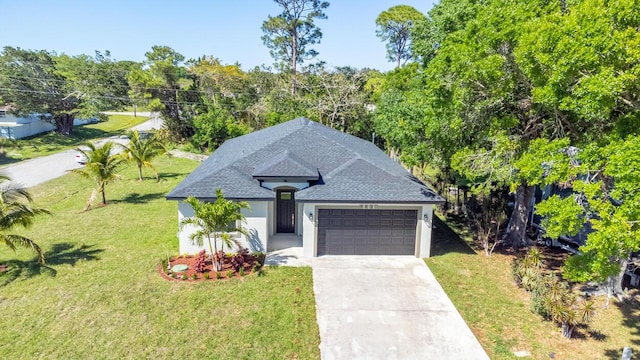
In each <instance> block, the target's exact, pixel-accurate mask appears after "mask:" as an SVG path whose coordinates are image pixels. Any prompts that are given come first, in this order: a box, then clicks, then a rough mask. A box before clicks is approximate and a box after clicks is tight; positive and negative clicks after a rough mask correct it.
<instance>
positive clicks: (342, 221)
mask: <svg viewBox="0 0 640 360" xmlns="http://www.w3.org/2000/svg"><path fill="white" fill-rule="evenodd" d="M417 219H418V211H417V210H402V209H319V210H318V253H317V254H318V256H320V255H415V253H416V226H417Z"/></svg>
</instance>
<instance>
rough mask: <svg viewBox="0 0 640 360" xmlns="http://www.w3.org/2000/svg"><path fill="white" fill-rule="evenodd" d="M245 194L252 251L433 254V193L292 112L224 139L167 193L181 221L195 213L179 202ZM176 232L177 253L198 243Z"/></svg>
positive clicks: (362, 144) (347, 138)
mask: <svg viewBox="0 0 640 360" xmlns="http://www.w3.org/2000/svg"><path fill="white" fill-rule="evenodd" d="M217 188H221V189H222V190H223V192H224V196H225V197H226V198H228V199H233V200H241V201H246V202H248V203H249V204H250V205H251V209H250V210H245V211H244V215H245V216H246V219H247V223H246V224H245V227H246V228H247V229H248V230H249V235H248V236H244V235H243V236H240V235H238V238H239V240H240V241H241V242H242V246H246V247H248V248H249V249H251V250H254V251H255V250H259V251H266V250H267V249H269V250H271V249H273V246H272V244H271V242H272V241H276V240H278V239H279V238H280V239H281V238H283V237H285V238H286V237H287V236H288V238H289V239H291V238H293V239H298V242H299V245H298V246H300V245H302V247H303V255H304V256H305V257H314V256H320V255H414V256H417V257H428V256H429V255H430V253H431V226H432V223H431V221H432V216H433V206H434V204H438V203H441V202H444V200H443V199H442V198H441V197H439V196H438V195H437V194H436V193H435V192H434V191H433V190H431V189H430V188H428V187H427V186H425V185H424V184H423V183H421V182H420V181H419V180H418V179H416V178H415V177H414V176H412V175H411V174H410V173H409V172H407V171H406V170H405V169H404V168H403V167H402V166H400V164H398V163H396V162H395V161H393V160H391V159H390V158H389V157H388V156H387V155H386V154H385V153H384V152H382V151H381V150H380V149H378V148H377V147H376V146H375V145H373V144H372V143H370V142H367V141H365V140H362V139H359V138H357V137H354V136H351V135H348V134H345V133H342V132H339V131H336V130H333V129H331V128H328V127H326V126H323V125H321V124H318V123H316V122H313V121H311V120H308V119H304V118H299V119H295V120H291V121H288V122H286V123H283V124H279V125H276V126H272V127H270V128H266V129H263V130H260V131H256V132H253V133H251V134H247V135H244V136H241V137H238V138H234V139H231V140H228V141H226V142H225V143H224V144H222V146H220V147H219V148H218V149H217V150H216V151H215V152H214V153H213V154H211V156H209V158H208V159H207V160H205V161H204V162H203V163H202V164H201V165H200V166H199V167H198V168H197V169H196V170H194V171H193V172H192V173H191V174H190V175H189V176H187V178H186V179H184V180H183V181H182V182H181V183H180V184H178V186H176V188H175V189H173V190H172V191H171V192H170V193H169V194H168V195H167V199H168V200H178V218H179V220H181V219H183V218H184V217H189V216H193V210H192V209H191V207H190V206H189V205H188V204H186V203H185V202H184V201H183V200H184V199H185V198H187V197H188V196H194V197H197V198H199V199H200V200H204V201H215V190H216V189H217ZM193 231H194V229H193V228H188V227H185V228H183V229H182V230H180V232H179V239H180V253H181V254H184V253H195V252H197V251H199V250H200V248H199V247H198V246H197V245H194V244H193V243H192V241H191V239H190V234H191V233H192V232H193Z"/></svg>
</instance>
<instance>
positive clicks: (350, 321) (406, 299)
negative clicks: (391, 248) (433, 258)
mask: <svg viewBox="0 0 640 360" xmlns="http://www.w3.org/2000/svg"><path fill="white" fill-rule="evenodd" d="M312 267H313V290H314V292H315V297H316V315H317V318H318V325H319V328H320V354H321V357H322V359H324V360H333V359H465V360H469V359H489V357H488V356H487V354H486V353H485V352H484V350H483V349H482V347H481V346H480V343H478V341H477V340H476V338H475V336H474V335H473V333H472V332H471V330H470V329H469V327H468V326H467V324H466V323H465V322H464V320H462V317H461V316H460V314H459V313H458V311H457V310H456V309H455V307H454V306H453V304H452V303H451V301H450V300H449V298H448V297H447V295H446V294H445V293H444V291H443V290H442V288H441V287H440V284H438V282H437V281H436V279H435V277H434V276H433V274H432V273H431V271H430V270H429V268H428V267H427V266H426V264H425V263H424V261H423V260H422V259H417V258H414V257H410V256H321V257H318V258H314V259H313V260H312Z"/></svg>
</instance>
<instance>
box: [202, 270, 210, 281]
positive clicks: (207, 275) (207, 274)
mask: <svg viewBox="0 0 640 360" xmlns="http://www.w3.org/2000/svg"><path fill="white" fill-rule="evenodd" d="M203 276H204V279H205V280H209V277H210V275H209V273H208V272H206V273H204V274H203Z"/></svg>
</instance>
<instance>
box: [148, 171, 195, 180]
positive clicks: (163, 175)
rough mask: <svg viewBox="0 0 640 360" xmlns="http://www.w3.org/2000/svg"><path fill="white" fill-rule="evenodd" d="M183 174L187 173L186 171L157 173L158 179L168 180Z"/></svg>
mask: <svg viewBox="0 0 640 360" xmlns="http://www.w3.org/2000/svg"><path fill="white" fill-rule="evenodd" d="M185 175H189V173H188V172H184V173H159V174H158V177H159V178H160V181H162V180H168V179H173V178H177V177H179V176H185ZM153 180H155V179H153Z"/></svg>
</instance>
